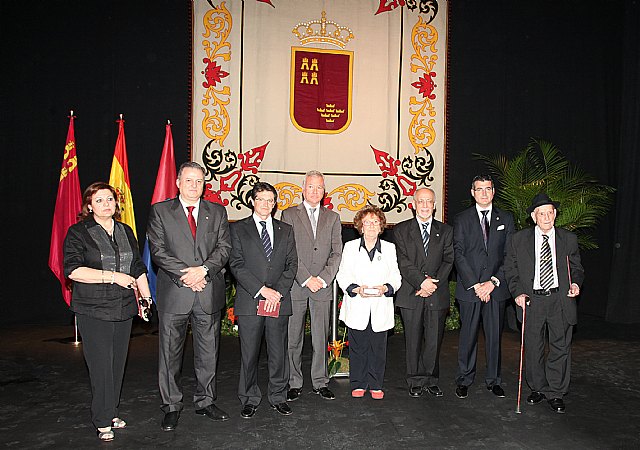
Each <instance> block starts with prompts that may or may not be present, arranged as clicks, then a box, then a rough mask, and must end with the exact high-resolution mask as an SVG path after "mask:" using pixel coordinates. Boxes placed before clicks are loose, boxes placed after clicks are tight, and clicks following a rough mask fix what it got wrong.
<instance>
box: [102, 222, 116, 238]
mask: <svg viewBox="0 0 640 450" xmlns="http://www.w3.org/2000/svg"><path fill="white" fill-rule="evenodd" d="M100 226H101V227H102V229H103V230H104V231H106V232H107V234H108V235H109V236H113V229H114V228H115V227H116V223H115V221H114V220H113V219H111V227H109V228H107V227H105V226H104V225H102V224H100Z"/></svg>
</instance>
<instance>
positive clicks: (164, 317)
mask: <svg viewBox="0 0 640 450" xmlns="http://www.w3.org/2000/svg"><path fill="white" fill-rule="evenodd" d="M220 315H221V314H220V311H218V312H216V313H213V314H207V313H206V312H204V311H203V310H202V307H201V306H200V302H195V303H194V305H193V310H192V311H191V312H190V313H188V314H173V313H163V312H159V313H158V318H159V324H158V325H159V327H158V328H159V333H160V335H159V342H158V347H159V359H158V382H159V385H160V397H161V399H162V411H164V412H165V413H168V412H171V411H182V408H183V407H184V403H183V400H182V399H183V396H182V388H181V387H180V374H181V372H182V356H183V354H184V342H185V340H186V338H187V324H188V323H189V321H191V333H192V337H193V359H194V370H195V374H196V381H197V384H196V391H195V393H194V395H193V403H194V406H195V408H196V409H202V408H205V407H207V406H209V405H211V404H213V402H214V401H215V400H216V395H217V393H216V372H217V369H218V353H219V348H220Z"/></svg>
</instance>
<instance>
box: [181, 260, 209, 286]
mask: <svg viewBox="0 0 640 450" xmlns="http://www.w3.org/2000/svg"><path fill="white" fill-rule="evenodd" d="M180 272H182V273H184V275H182V276H181V277H180V281H182V284H184V285H185V286H186V287H188V288H191V290H192V291H194V292H202V291H203V290H204V288H205V286H206V285H207V280H206V279H205V277H206V276H207V271H206V270H204V267H202V266H196V267H187V268H186V269H182V270H181V271H180Z"/></svg>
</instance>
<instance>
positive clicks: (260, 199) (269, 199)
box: [256, 197, 276, 205]
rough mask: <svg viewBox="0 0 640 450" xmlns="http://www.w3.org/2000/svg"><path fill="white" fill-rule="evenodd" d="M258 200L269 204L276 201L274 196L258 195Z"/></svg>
mask: <svg viewBox="0 0 640 450" xmlns="http://www.w3.org/2000/svg"><path fill="white" fill-rule="evenodd" d="M256 202H263V203H267V204H269V205H273V204H274V203H275V202H276V201H275V199H273V198H262V197H256Z"/></svg>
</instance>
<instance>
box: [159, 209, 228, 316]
mask: <svg viewBox="0 0 640 450" xmlns="http://www.w3.org/2000/svg"><path fill="white" fill-rule="evenodd" d="M197 222H198V226H197V231H196V239H195V241H194V240H193V236H192V235H191V228H189V222H187V216H186V214H185V212H184V209H183V208H182V204H181V203H180V200H179V199H178V198H177V197H176V198H174V199H172V200H166V201H164V202H160V203H156V204H154V205H153V206H151V214H150V215H149V224H148V226H147V235H148V237H149V248H150V250H151V257H152V258H153V262H154V263H156V264H157V265H158V268H159V271H158V281H157V287H156V291H157V294H158V296H157V297H158V298H157V307H158V311H161V312H167V313H175V314H186V313H188V312H189V311H191V309H192V308H193V304H194V302H195V301H196V300H198V301H200V304H201V305H202V309H203V311H204V312H206V313H208V314H212V313H215V312H218V311H220V310H221V309H222V308H223V307H224V306H225V303H226V302H225V284H224V266H225V264H226V263H227V261H228V259H229V253H230V251H231V239H230V238H229V222H228V221H227V212H226V210H225V209H224V207H222V206H221V205H218V204H216V203H211V202H208V201H206V200H200V208H199V210H198V220H197ZM202 265H206V266H207V267H208V268H209V273H208V275H207V285H206V286H205V288H204V290H203V291H202V292H194V291H193V290H191V288H188V287H185V286H184V285H183V284H182V282H181V281H180V277H181V276H182V275H184V274H183V273H182V272H180V270H181V269H185V268H187V267H195V266H202Z"/></svg>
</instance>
